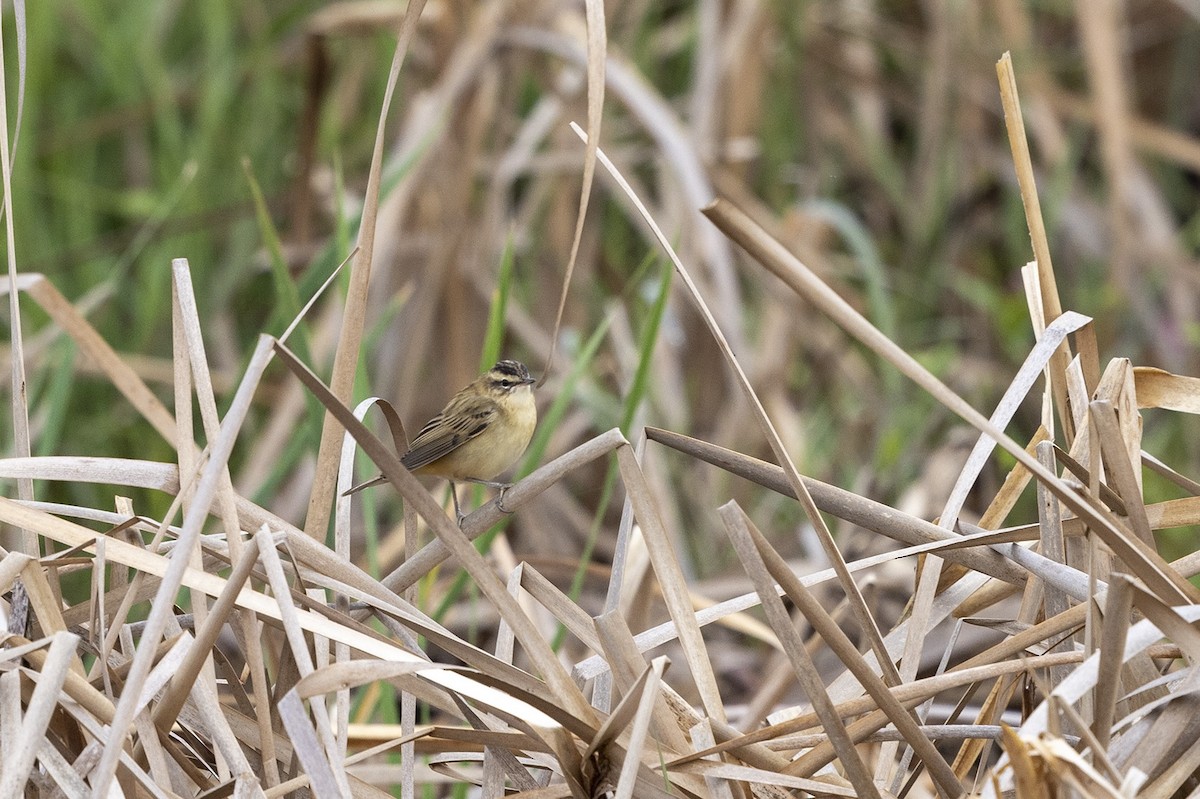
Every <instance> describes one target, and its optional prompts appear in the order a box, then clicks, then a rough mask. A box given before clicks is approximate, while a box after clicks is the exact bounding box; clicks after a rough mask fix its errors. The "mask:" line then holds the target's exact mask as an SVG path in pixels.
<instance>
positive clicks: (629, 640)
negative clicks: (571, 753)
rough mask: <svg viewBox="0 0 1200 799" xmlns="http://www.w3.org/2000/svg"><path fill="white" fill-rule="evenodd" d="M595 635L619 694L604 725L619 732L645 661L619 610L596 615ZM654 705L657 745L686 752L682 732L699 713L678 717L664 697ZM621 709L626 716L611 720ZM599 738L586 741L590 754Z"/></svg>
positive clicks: (629, 712) (641, 678) (598, 745)
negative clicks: (618, 698) (623, 709)
mask: <svg viewBox="0 0 1200 799" xmlns="http://www.w3.org/2000/svg"><path fill="white" fill-rule="evenodd" d="M596 634H597V636H598V637H599V639H600V640H599V643H600V649H599V650H598V651H600V652H602V653H603V654H604V656H605V658H606V659H607V661H608V663H609V667H610V670H611V672H612V679H613V683H614V686H613V691H614V693H618V694H620V695H622V698H621V700H620V701H619V702H618V703H617V707H616V709H614V710H613V711H612V713H611V714H610V715H609V717H608V719H607V720H606V721H605V725H604V727H605V728H607V729H608V732H610V733H611V734H612V735H614V736H615V735H616V734H617V733H618V732H619V729H620V727H623V726H624V725H625V723H627V722H628V720H629V718H628V715H629V714H632V713H633V708H634V707H635V706H636V705H635V704H630V696H632V695H634V694H635V693H637V692H638V691H639V690H640V682H639V681H641V680H644V679H645V678H646V674H647V671H646V668H647V667H646V661H645V660H644V659H643V658H642V655H641V653H640V652H638V649H637V645H636V644H635V643H634V641H633V633H632V631H630V629H629V625H628V623H627V622H626V621H625V617H624V616H622V615H621V613H620V611H616V610H610V611H608V612H607V613H603V614H601V615H600V616H598V617H597V618H596ZM639 670H640V673H639ZM657 704H658V706H657V707H656V708H655V713H654V719H653V720H654V729H655V739H656V740H657V741H658V742H659V745H660V746H665V747H667V748H669V749H673V750H675V751H676V752H686V751H688V750H689V748H690V747H689V746H688V742H687V737H686V736H685V735H684V729H686V727H687V726H689V725H691V724H694V723H695V722H696V721H699V716H698V714H696V713H695V711H692V710H691V709H690V708H688V709H687V710H685V711H684V712H683V714H682V716H677V715H675V714H674V713H672V712H671V709H670V708H669V707H667V704H666V701H665V699H662V700H660V701H659V702H658V703H657ZM622 708H625V713H626V714H627V715H626V716H624V717H622V718H620V719H617V720H614V716H615V715H616V714H617V713H618V711H620V710H621V709H622ZM685 720H686V724H685ZM616 725H619V726H616ZM602 731H603V728H602ZM598 740H599V733H598V734H597V737H594V738H593V739H592V742H591V743H590V744H589V748H588V754H589V756H590V754H592V753H594V752H595V751H596V750H599V749H601V748H602V747H601V745H600V744H598V743H597V741H598Z"/></svg>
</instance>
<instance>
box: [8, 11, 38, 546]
mask: <svg viewBox="0 0 1200 799" xmlns="http://www.w3.org/2000/svg"><path fill="white" fill-rule="evenodd" d="M24 16H25V15H24V8H20V9H18V16H17V36H18V39H17V45H18V47H19V56H20V74H19V83H18V87H19V89H18V91H19V95H18V97H19V99H18V105H17V108H18V118H19V114H20V110H21V107H22V103H21V98H24V96H25V80H24V78H25V31H24V28H25V26H24ZM0 38H3V37H0ZM5 76H6V70H5V69H4V47H3V43H2V42H0V150H2V152H0V178H2V180H3V184H4V186H3V190H4V207H3V209H0V211H4V212H6V213H4V233H5V236H4V241H5V242H6V244H7V245H8V246H6V247H5V256H6V259H7V263H8V279H9V283H10V285H13V286H15V285H17V243H16V235H15V233H14V231H13V204H12V154H13V152H15V149H16V147H15V145H16V142H13V147H12V148H10V147H9V138H8V94H7V91H6V89H5V87H4V86H3V85H2V84H4V83H5ZM8 326H9V328H8V329H9V341H10V342H11V346H12V358H11V361H12V364H11V365H12V372H11V384H10V385H11V387H12V398H11V401H12V409H11V410H12V422H13V450H14V451H15V452H16V454H17V455H19V456H20V455H23V456H26V457H28V456H29V455H30V454H31V450H30V438H29V435H30V434H29V396H28V394H27V393H26V385H25V348H24V344H23V342H24V338H23V336H22V333H21V302H20V295H19V293H18V292H16V291H10V292H9V294H8ZM17 497H18V498H20V499H23V500H31V499H33V481H32V480H18V481H17ZM10 536H12V540H11V541H10ZM0 540H3V541H4V542H5V543H6V544H9V545H10V546H8V548H9V549H13V550H16V549H19V550H20V551H22V552H24V553H25V554H27V555H34V556H36V555H38V554H39V550H38V540H37V537H36V536H35V535H34V534H33V533H32V532H31V531H29V530H20V529H18V530H16V531H0Z"/></svg>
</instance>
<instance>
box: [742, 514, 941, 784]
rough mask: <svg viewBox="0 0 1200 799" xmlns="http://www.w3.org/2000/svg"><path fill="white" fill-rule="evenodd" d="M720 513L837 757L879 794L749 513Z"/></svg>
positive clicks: (858, 781) (849, 774) (850, 776)
mask: <svg viewBox="0 0 1200 799" xmlns="http://www.w3.org/2000/svg"><path fill="white" fill-rule="evenodd" d="M719 513H720V516H721V521H722V522H723V523H724V524H725V531H726V533H728V534H729V538H730V541H731V542H732V543H733V548H734V551H735V552H737V555H738V559H739V560H741V561H742V566H743V568H745V570H746V574H747V575H749V577H750V580H751V581H752V582H753V583H754V589H755V591H756V592H757V593H758V597H759V600H760V601H761V603H762V607H763V611H764V612H765V613H766V616H767V622H768V623H769V624H770V625H771V629H772V630H774V631H775V635H776V636H777V637H778V638H779V642H780V643H781V644H783V647H784V651H786V652H787V655H788V660H789V661H790V663H791V665H792V669H793V670H794V671H795V673H796V680H797V682H798V683H799V684H800V687H801V688H802V689H803V690H804V693H805V695H806V696H807V697H808V701H809V702H810V703H811V704H812V706H813V710H814V712H815V713H816V715H817V717H818V718H819V719H820V720H821V724H822V726H823V727H824V729H825V732H826V733H827V734H828V735H829V741H830V745H831V746H832V747H833V749H834V750H835V751H836V753H837V757H839V758H840V759H841V762H842V768H843V769H844V770H845V772H846V776H847V778H848V779H849V780H850V783H851V784H852V785H853V786H854V789H855V791H856V793H857V795H858V796H863V797H872V796H873V797H878V796H879V795H880V794H879V789H878V787H877V786H876V785H875V782H874V780H873V779H872V778H871V774H870V772H869V771H868V770H867V766H866V764H865V763H864V762H863V760H862V757H861V756H860V755H859V753H858V751H857V750H856V749H855V747H854V741H853V740H852V739H851V738H850V735H849V733H848V732H847V730H846V725H845V724H844V723H843V722H842V718H841V716H839V715H838V713H837V711H836V709H835V707H834V704H833V700H832V699H831V698H830V696H829V693H828V692H827V690H826V688H825V685H824V683H823V682H822V681H821V677H820V675H819V674H818V673H817V670H816V667H815V665H814V664H813V661H812V657H811V656H810V655H809V653H808V650H807V649H805V648H804V642H803V641H802V640H801V639H800V636H799V634H798V633H797V631H796V627H795V625H794V624H793V623H792V620H791V617H790V616H788V613H787V611H786V610H785V609H784V607H783V603H782V602H781V601H780V599H779V595H778V594H777V593H776V589H775V583H774V580H772V579H771V574H770V573H769V571H768V567H767V565H766V563H765V562H764V561H763V556H762V553H761V552H760V551H759V549H758V547H757V546H756V545H755V541H754V539H753V535H752V534H751V532H750V528H749V526H748V525H747V523H746V518H745V515H744V514H743V513H742V512H741V509H740V508H739V507H738V506H737V504H736V503H735V502H730V503H727V504H725V505H722V506H721V508H720V510H719ZM956 781H957V780H956Z"/></svg>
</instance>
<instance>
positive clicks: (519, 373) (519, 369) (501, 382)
mask: <svg viewBox="0 0 1200 799" xmlns="http://www.w3.org/2000/svg"><path fill="white" fill-rule="evenodd" d="M483 382H484V386H485V387H486V388H487V390H488V391H491V392H493V393H496V394H499V395H505V394H512V393H514V392H516V391H521V390H523V391H529V390H530V389H529V386H532V385H533V384H534V383H536V382H537V380H536V379H535V378H534V377H533V376H532V375H530V374H529V367H527V366H526V365H525V364H523V363H521V362H520V361H509V360H504V361H497V362H496V365H495V366H493V367H492V368H491V369H489V370H488V372H487V374H486V375H484V376H483Z"/></svg>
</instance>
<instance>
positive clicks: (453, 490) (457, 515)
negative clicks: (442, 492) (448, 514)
mask: <svg viewBox="0 0 1200 799" xmlns="http://www.w3.org/2000/svg"><path fill="white" fill-rule="evenodd" d="M450 496H451V497H452V498H453V499H454V520H455V521H456V522H457V523H458V526H459V527H462V523H463V519H465V518H467V516H466V514H464V513H463V512H462V511H461V510H459V507H458V487H457V486H455V485H454V481H453V480H451V481H450Z"/></svg>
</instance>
